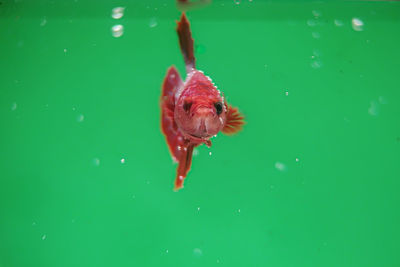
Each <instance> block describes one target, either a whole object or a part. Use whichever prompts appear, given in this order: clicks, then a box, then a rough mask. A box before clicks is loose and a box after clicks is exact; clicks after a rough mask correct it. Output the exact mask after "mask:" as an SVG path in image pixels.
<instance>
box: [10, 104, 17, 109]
mask: <svg viewBox="0 0 400 267" xmlns="http://www.w3.org/2000/svg"><path fill="white" fill-rule="evenodd" d="M16 109H17V103H16V102H14V103H12V104H11V111H15V110H16Z"/></svg>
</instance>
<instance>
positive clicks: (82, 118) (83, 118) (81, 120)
mask: <svg viewBox="0 0 400 267" xmlns="http://www.w3.org/2000/svg"><path fill="white" fill-rule="evenodd" d="M84 120H85V116H83V114H80V115H78V117H77V118H76V121H77V122H83V121H84Z"/></svg>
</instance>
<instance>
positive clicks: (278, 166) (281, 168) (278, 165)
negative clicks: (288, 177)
mask: <svg viewBox="0 0 400 267" xmlns="http://www.w3.org/2000/svg"><path fill="white" fill-rule="evenodd" d="M275 168H276V169H277V170H278V171H286V165H285V164H283V163H282V162H279V161H277V162H276V163H275Z"/></svg>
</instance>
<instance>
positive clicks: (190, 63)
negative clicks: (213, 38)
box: [176, 13, 196, 73]
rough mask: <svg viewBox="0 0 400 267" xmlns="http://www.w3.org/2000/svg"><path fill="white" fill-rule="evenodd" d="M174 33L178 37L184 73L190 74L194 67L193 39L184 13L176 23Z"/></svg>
mask: <svg viewBox="0 0 400 267" xmlns="http://www.w3.org/2000/svg"><path fill="white" fill-rule="evenodd" d="M176 32H177V33H178V37H179V45H180V47H181V52H182V55H183V59H184V60H185V64H186V72H187V73H190V72H191V71H192V70H193V69H194V68H196V66H195V58H194V51H193V50H194V49H193V38H192V33H191V31H190V25H189V21H188V20H187V18H186V15H185V13H182V16H181V20H180V21H178V27H177V28H176Z"/></svg>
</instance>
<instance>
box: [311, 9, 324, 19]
mask: <svg viewBox="0 0 400 267" xmlns="http://www.w3.org/2000/svg"><path fill="white" fill-rule="evenodd" d="M312 14H313V16H314V17H316V18H318V17H321V16H322V13H321V11H319V10H313V11H312Z"/></svg>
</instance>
